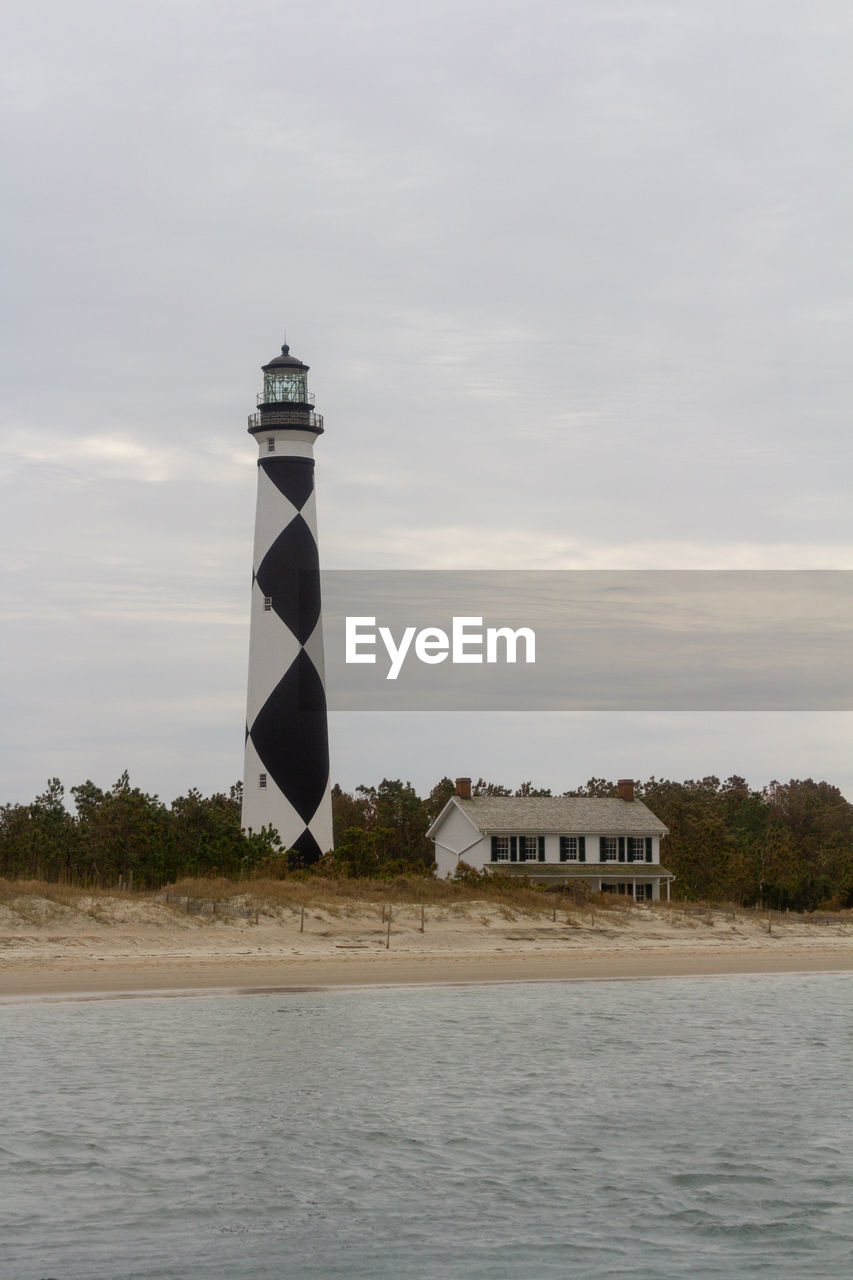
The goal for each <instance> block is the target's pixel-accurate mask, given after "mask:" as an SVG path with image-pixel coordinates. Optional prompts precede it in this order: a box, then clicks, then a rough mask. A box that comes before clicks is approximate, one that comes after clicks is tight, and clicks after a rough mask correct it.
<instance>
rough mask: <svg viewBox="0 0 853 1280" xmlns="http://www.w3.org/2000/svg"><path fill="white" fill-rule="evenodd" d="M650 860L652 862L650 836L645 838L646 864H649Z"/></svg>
mask: <svg viewBox="0 0 853 1280" xmlns="http://www.w3.org/2000/svg"><path fill="white" fill-rule="evenodd" d="M651 860H652V838H651V836H646V862H651Z"/></svg>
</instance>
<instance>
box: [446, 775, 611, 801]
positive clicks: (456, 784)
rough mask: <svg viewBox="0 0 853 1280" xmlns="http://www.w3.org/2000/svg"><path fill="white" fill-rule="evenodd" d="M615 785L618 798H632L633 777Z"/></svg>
mask: <svg viewBox="0 0 853 1280" xmlns="http://www.w3.org/2000/svg"><path fill="white" fill-rule="evenodd" d="M456 785H457V786H458V785H459V784H458V783H457V784H456ZM616 786H617V790H618V794H619V799H620V800H633V799H634V779H633V778H620V779H619V781H618V783H617V784H616Z"/></svg>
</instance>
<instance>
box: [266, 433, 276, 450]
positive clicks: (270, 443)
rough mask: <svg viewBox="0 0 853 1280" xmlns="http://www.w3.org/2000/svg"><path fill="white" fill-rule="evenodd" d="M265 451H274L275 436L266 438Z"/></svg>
mask: <svg viewBox="0 0 853 1280" xmlns="http://www.w3.org/2000/svg"><path fill="white" fill-rule="evenodd" d="M267 453H275V437H274V436H269V437H268V439H267Z"/></svg>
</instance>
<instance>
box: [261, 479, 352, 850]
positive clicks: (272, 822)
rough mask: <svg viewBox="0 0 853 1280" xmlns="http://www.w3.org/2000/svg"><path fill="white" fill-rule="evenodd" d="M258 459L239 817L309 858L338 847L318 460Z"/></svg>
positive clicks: (286, 846)
mask: <svg viewBox="0 0 853 1280" xmlns="http://www.w3.org/2000/svg"><path fill="white" fill-rule="evenodd" d="M258 469H259V470H258V508H257V517H256V522H255V564H254V572H253V582H252V624H251V638H250V657H249V690H248V706H247V716H246V767H245V781H244V785H243V826H244V828H246V829H248V828H251V829H252V830H254V831H260V830H261V829H262V828H263V827H265V826H273V827H275V828H276V830H277V831H278V833H279V836H280V837H281V840H282V843H283V844H284V846H285V848H288V849H291V848H292V849H297V850H298V851H299V852H300V853H301V854H302V856H303V859H304V861H305V862H306V863H310V862H314V861H316V859H317V858H318V857H320V855H321V854H322V853H324V852H325V851H326V850H327V849H330V848H331V847H332V810H331V799H330V794H329V733H328V721H327V714H326V693H325V688H324V672H323V635H322V623H321V617H320V567H319V556H318V553H317V527H316V513H315V505H314V461H313V459H312V458H304V457H288V456H281V455H278V456H276V457H275V458H272V457H269V458H267V457H263V458H261V460H260V461H259V463H258ZM267 604H269V605H270V606H271V607H269V608H268V607H267ZM262 775H264V782H265V785H264V786H261V785H260V783H261V776H262Z"/></svg>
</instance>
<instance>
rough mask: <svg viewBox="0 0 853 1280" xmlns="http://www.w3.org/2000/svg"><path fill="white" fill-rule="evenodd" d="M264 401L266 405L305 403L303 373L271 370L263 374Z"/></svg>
mask: <svg viewBox="0 0 853 1280" xmlns="http://www.w3.org/2000/svg"><path fill="white" fill-rule="evenodd" d="M264 400H265V401H266V403H267V404H305V403H307V400H308V387H307V382H306V377H305V373H304V371H302V370H299V369H286V370H285V369H271V370H270V371H269V372H268V373H265V374H264Z"/></svg>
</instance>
